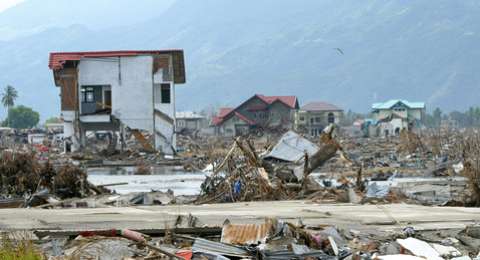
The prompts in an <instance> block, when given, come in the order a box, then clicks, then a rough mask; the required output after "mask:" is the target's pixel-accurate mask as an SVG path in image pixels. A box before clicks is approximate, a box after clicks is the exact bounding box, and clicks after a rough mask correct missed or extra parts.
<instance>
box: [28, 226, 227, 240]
mask: <svg viewBox="0 0 480 260" xmlns="http://www.w3.org/2000/svg"><path fill="white" fill-rule="evenodd" d="M133 231H137V232H140V233H142V234H145V235H148V236H152V237H157V236H165V234H166V233H167V232H168V233H174V234H182V235H187V234H188V235H195V236H200V237H204V236H219V235H221V234H222V228H221V227H193V228H172V229H136V230H133ZM82 232H86V230H83V231H79V230H36V231H34V232H33V233H35V235H36V236H37V237H39V238H44V237H47V236H50V237H75V236H78V235H80V234H81V233H82ZM88 232H94V233H99V234H101V233H111V232H112V230H111V229H110V230H108V229H102V230H89V231H88ZM115 232H116V234H117V235H120V230H116V231H115Z"/></svg>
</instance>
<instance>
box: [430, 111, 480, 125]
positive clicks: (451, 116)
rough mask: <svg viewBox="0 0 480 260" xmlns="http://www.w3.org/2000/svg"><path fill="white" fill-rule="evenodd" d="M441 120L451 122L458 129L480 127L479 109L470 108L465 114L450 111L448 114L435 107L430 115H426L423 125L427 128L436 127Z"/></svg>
mask: <svg viewBox="0 0 480 260" xmlns="http://www.w3.org/2000/svg"><path fill="white" fill-rule="evenodd" d="M443 120H452V121H454V122H455V123H457V124H458V126H459V127H480V107H470V108H469V109H468V110H467V111H465V112H460V111H452V112H450V113H448V114H447V113H443V112H442V110H440V108H438V107H437V108H436V109H435V110H434V111H433V113H432V114H427V115H426V117H425V124H426V125H427V126H429V127H438V126H440V124H441V122H442V121H443Z"/></svg>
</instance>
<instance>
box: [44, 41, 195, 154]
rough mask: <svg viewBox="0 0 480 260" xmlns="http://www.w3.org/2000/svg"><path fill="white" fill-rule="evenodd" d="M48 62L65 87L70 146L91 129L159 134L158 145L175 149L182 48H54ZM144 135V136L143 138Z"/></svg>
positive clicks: (66, 132) (64, 108)
mask: <svg viewBox="0 0 480 260" xmlns="http://www.w3.org/2000/svg"><path fill="white" fill-rule="evenodd" d="M49 67H50V69H51V70H53V76H54V80H55V85H56V86H58V87H60V97H61V115H62V118H63V121H64V136H65V139H66V145H65V147H66V149H67V150H72V151H75V150H78V149H81V148H82V147H84V146H85V144H86V132H87V131H115V132H117V133H119V136H120V140H123V137H124V135H125V133H126V132H128V131H130V132H131V133H132V134H133V135H134V136H135V137H136V138H137V139H143V141H144V142H145V139H144V138H143V136H139V135H142V134H141V133H142V132H148V133H150V134H151V135H153V136H154V138H153V139H154V144H153V145H154V148H155V149H156V150H158V151H162V152H163V153H165V154H172V153H173V152H174V150H175V143H176V140H175V86H176V84H182V83H185V66H184V55H183V51H182V50H154V51H95V52H55V53H51V54H50V60H49ZM139 141H141V140H139Z"/></svg>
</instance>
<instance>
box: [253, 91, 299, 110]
mask: <svg viewBox="0 0 480 260" xmlns="http://www.w3.org/2000/svg"><path fill="white" fill-rule="evenodd" d="M256 96H257V97H258V98H260V99H261V100H263V101H264V102H265V103H267V104H272V103H273V102H275V101H280V102H282V103H284V104H285V105H287V106H289V107H291V108H296V106H297V97H296V96H264V95H261V94H256Z"/></svg>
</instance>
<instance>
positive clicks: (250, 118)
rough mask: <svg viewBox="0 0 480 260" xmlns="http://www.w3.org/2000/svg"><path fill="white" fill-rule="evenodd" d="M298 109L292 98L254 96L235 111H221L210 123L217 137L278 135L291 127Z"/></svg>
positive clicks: (295, 98) (293, 97)
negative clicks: (271, 132) (255, 133)
mask: <svg viewBox="0 0 480 260" xmlns="http://www.w3.org/2000/svg"><path fill="white" fill-rule="evenodd" d="M298 108H299V106H298V99H297V97H295V96H264V95H260V94H256V95H254V96H252V97H251V98H249V99H247V100H246V101H245V102H243V103H242V104H241V105H239V106H238V107H236V108H221V109H220V111H219V113H218V114H217V116H215V117H214V118H213V120H212V125H214V126H215V132H216V134H219V135H226V136H237V135H244V134H248V133H252V132H263V131H267V132H268V131H275V130H276V131H281V130H284V129H291V128H292V127H293V118H294V116H295V111H296V110H297V109H298Z"/></svg>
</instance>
